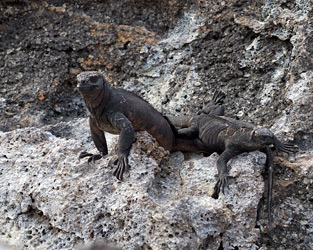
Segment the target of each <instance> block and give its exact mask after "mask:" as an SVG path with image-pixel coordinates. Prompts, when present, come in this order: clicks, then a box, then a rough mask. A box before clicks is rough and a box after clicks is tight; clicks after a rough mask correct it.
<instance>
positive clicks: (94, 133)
mask: <svg viewBox="0 0 313 250" xmlns="http://www.w3.org/2000/svg"><path fill="white" fill-rule="evenodd" d="M89 127H90V132H91V138H92V140H93V142H94V144H95V145H96V148H97V149H98V151H99V152H100V154H91V153H88V152H86V151H84V152H81V153H80V155H79V159H81V158H85V157H88V156H90V157H89V159H88V163H90V162H95V161H96V160H99V159H101V158H102V157H103V156H105V155H107V154H108V147H107V142H106V139H105V135H104V132H103V131H102V130H101V129H99V128H98V126H97V123H96V121H95V120H94V119H93V117H92V116H90V117H89Z"/></svg>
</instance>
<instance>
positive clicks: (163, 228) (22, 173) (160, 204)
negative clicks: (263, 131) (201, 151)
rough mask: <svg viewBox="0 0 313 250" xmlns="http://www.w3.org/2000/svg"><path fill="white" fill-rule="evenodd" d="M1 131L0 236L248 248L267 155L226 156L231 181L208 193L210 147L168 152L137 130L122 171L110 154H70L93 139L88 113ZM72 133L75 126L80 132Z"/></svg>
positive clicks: (30, 241) (39, 245)
mask: <svg viewBox="0 0 313 250" xmlns="http://www.w3.org/2000/svg"><path fill="white" fill-rule="evenodd" d="M61 126H62V127H66V128H67V131H68V133H67V134H62V135H61V134H58V135H57V133H55V134H56V135H57V136H56V135H53V133H51V132H49V130H51V131H54V132H55V131H57V126H52V127H51V126H50V127H44V128H24V129H19V130H15V131H12V132H6V133H3V132H1V133H0V139H1V155H0V164H1V169H0V171H1V175H0V176H1V183H0V193H1V200H0V205H1V206H0V214H1V217H0V224H1V228H0V240H1V241H4V242H6V243H8V244H10V245H12V246H16V247H19V248H20V249H73V248H74V247H77V246H79V245H82V244H83V243H87V242H90V241H93V240H95V239H100V238H104V239H106V240H109V241H110V242H111V243H114V244H115V245H116V246H119V247H122V248H123V249H217V248H218V247H219V246H223V247H224V249H234V248H235V247H237V248H245V249H248V248H249V249H256V244H255V242H256V241H257V239H258V237H260V229H259V228H256V227H255V226H256V217H257V209H258V203H259V200H260V198H261V197H262V195H263V192H264V182H263V178H262V176H261V172H262V169H263V166H264V163H265V155H264V154H262V153H260V152H253V153H250V154H246V155H243V156H240V157H236V158H234V159H233V160H232V163H231V164H230V165H231V171H230V176H232V177H233V178H232V179H231V180H230V185H229V189H227V190H226V192H225V195H222V196H221V198H220V199H218V200H215V199H213V198H211V196H210V195H211V194H212V191H213V190H212V189H213V186H214V184H215V182H216V174H217V170H216V167H215V163H216V160H217V155H216V154H213V155H211V156H209V157H203V156H202V155H192V156H191V157H189V159H184V155H183V154H182V153H181V152H177V153H173V154H172V155H169V152H168V151H165V150H164V149H163V148H161V147H159V146H158V144H157V142H156V141H155V139H154V138H153V137H151V136H150V135H149V134H148V133H147V132H140V133H137V134H136V142H135V143H134V144H133V147H132V149H131V153H130V157H129V162H130V165H131V166H132V168H131V170H130V171H129V172H128V174H126V175H125V177H124V179H125V180H124V181H123V182H120V181H118V180H117V179H116V178H115V177H114V176H112V172H113V169H114V165H113V163H110V162H112V159H114V157H116V155H115V150H114V147H115V146H114V145H115V144H116V142H117V139H116V136H107V138H108V142H109V148H110V152H111V153H110V155H109V156H108V157H107V158H105V159H102V160H100V161H99V162H97V163H95V164H90V165H88V164H87V162H86V160H81V161H79V160H78V158H77V156H78V154H79V152H81V151H82V150H84V149H87V150H90V148H92V144H91V142H90V139H89V135H88V133H87V130H88V127H87V120H86V119H80V120H77V121H76V122H73V123H63V124H62V125H61ZM78 134H79V135H80V136H78Z"/></svg>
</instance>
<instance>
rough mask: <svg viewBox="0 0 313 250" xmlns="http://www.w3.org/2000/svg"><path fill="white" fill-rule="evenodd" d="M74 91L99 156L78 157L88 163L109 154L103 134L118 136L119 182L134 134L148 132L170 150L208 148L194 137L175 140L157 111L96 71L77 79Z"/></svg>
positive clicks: (85, 154) (126, 162) (170, 129)
mask: <svg viewBox="0 0 313 250" xmlns="http://www.w3.org/2000/svg"><path fill="white" fill-rule="evenodd" d="M77 80H78V85H77V88H78V90H79V92H80V93H81V95H82V97H83V99H84V101H85V104H86V106H87V108H88V110H89V111H90V117H89V125H90V131H91V137H92V140H93V141H94V143H95V145H96V147H97V149H98V150H99V152H100V154H97V155H93V154H90V153H87V152H82V153H81V155H80V158H83V157H87V156H90V158H89V159H88V162H90V161H95V160H98V159H100V158H101V157H103V156H105V155H107V154H108V148H107V143H106V139H105V135H104V132H108V133H111V134H119V135H120V137H119V147H118V159H117V168H116V170H115V171H114V173H113V174H114V175H115V176H116V177H117V178H118V179H119V180H122V178H123V173H124V170H125V169H126V168H129V165H128V159H127V157H128V155H129V151H130V148H131V145H132V143H133V140H134V132H135V131H147V132H149V133H150V134H151V135H152V136H153V137H154V138H155V139H156V140H157V141H158V143H159V144H160V146H162V147H163V148H165V149H167V150H169V151H171V152H172V151H187V152H206V151H208V149H207V148H206V147H205V146H204V144H203V143H202V142H201V141H200V140H199V139H197V138H195V139H181V138H178V136H177V133H176V134H175V132H176V130H175V129H173V127H171V124H170V123H169V122H168V121H167V119H166V118H164V117H163V115H162V114H160V113H159V112H158V111H157V110H156V109H154V108H153V107H152V106H151V105H150V104H149V103H148V102H146V101H144V100H143V99H142V98H140V97H138V96H137V95H135V94H133V93H131V92H128V91H126V90H123V89H119V88H113V87H111V86H110V85H109V83H108V82H107V81H106V79H105V78H104V76H103V75H102V74H101V73H99V72H97V71H87V72H83V73H80V74H79V75H78V76H77Z"/></svg>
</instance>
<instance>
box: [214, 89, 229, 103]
mask: <svg viewBox="0 0 313 250" xmlns="http://www.w3.org/2000/svg"><path fill="white" fill-rule="evenodd" d="M225 97H226V95H225V93H224V92H223V91H221V90H215V91H214V94H213V98H212V102H213V103H214V104H219V105H222V104H223V102H224V99H225Z"/></svg>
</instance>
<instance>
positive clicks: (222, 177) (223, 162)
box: [212, 148, 240, 199]
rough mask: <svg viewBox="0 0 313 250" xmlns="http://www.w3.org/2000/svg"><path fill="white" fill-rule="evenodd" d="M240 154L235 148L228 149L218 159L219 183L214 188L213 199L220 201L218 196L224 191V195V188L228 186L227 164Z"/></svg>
mask: <svg viewBox="0 0 313 250" xmlns="http://www.w3.org/2000/svg"><path fill="white" fill-rule="evenodd" d="M239 153H240V152H238V151H237V150H235V149H233V148H226V150H225V151H224V152H223V153H222V154H221V155H220V157H219V158H218V159H217V163H216V165H217V172H218V181H217V183H216V184H215V187H214V193H213V195H212V197H213V198H214V199H218V195H219V193H220V191H221V189H222V192H223V194H224V188H225V186H227V179H228V176H227V162H228V161H229V160H230V159H231V158H232V157H234V156H236V155H238V154H239Z"/></svg>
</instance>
